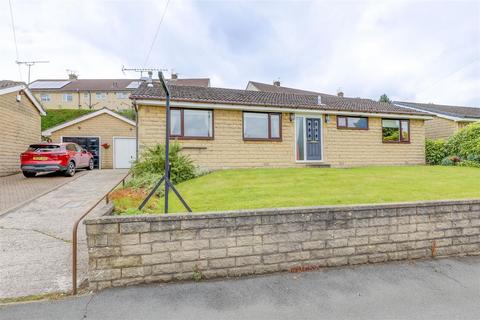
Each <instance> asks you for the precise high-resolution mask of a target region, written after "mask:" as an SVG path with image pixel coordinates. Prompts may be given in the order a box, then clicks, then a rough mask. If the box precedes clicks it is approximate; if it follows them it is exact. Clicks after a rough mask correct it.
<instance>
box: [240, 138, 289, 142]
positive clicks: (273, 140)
mask: <svg viewBox="0 0 480 320" xmlns="http://www.w3.org/2000/svg"><path fill="white" fill-rule="evenodd" d="M243 141H265V142H282V139H281V138H279V139H268V138H243Z"/></svg>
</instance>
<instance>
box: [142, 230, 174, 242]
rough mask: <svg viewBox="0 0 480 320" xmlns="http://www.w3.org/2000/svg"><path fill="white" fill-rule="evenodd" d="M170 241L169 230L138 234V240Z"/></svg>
mask: <svg viewBox="0 0 480 320" xmlns="http://www.w3.org/2000/svg"><path fill="white" fill-rule="evenodd" d="M165 241H170V232H168V231H160V232H146V233H142V234H140V242H142V243H150V242H165Z"/></svg>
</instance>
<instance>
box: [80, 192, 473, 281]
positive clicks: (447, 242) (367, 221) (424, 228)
mask: <svg viewBox="0 0 480 320" xmlns="http://www.w3.org/2000/svg"><path fill="white" fill-rule="evenodd" d="M85 223H86V225H87V228H86V230H87V237H88V247H89V282H90V287H91V288H92V289H93V290H99V289H103V288H107V287H112V286H113V287H116V286H123V285H128V284H138V283H149V282H166V281H172V280H189V279H198V278H200V277H201V278H204V279H208V278H214V277H230V276H231V277H234V276H242V275H251V274H264V273H271V272H278V271H304V270H312V269H317V268H321V267H333V266H343V265H355V264H361V263H375V262H384V261H392V260H404V259H418V258H430V257H444V256H456V255H478V254H480V200H463V201H440V202H422V203H403V204H387V205H368V206H341V207H311V208H285V209H266V210H252V211H235V212H222V213H209V214H185V215H141V216H104V217H100V218H96V219H91V220H87V221H86V222H85Z"/></svg>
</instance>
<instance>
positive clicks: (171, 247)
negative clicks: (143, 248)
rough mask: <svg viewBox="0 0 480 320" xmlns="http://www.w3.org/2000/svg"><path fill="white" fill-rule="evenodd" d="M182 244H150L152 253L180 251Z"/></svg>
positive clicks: (178, 242)
mask: <svg viewBox="0 0 480 320" xmlns="http://www.w3.org/2000/svg"><path fill="white" fill-rule="evenodd" d="M181 248H182V244H181V242H180V241H168V242H154V243H152V252H165V251H175V250H180V249H181Z"/></svg>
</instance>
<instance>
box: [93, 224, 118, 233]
mask: <svg viewBox="0 0 480 320" xmlns="http://www.w3.org/2000/svg"><path fill="white" fill-rule="evenodd" d="M86 231H87V235H94V234H105V233H118V223H99V224H87V226H86Z"/></svg>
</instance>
